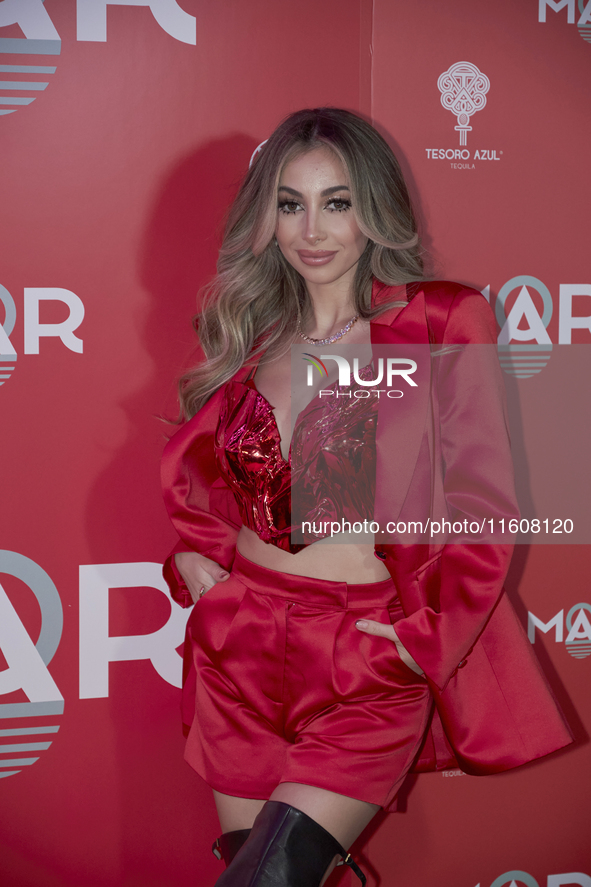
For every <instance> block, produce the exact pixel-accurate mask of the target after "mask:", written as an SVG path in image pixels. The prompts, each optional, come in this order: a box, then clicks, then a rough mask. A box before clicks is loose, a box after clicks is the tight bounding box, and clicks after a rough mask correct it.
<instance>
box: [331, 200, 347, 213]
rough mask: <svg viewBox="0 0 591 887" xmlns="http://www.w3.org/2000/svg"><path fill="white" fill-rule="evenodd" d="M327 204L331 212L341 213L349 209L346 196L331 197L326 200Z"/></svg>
mask: <svg viewBox="0 0 591 887" xmlns="http://www.w3.org/2000/svg"><path fill="white" fill-rule="evenodd" d="M327 206H328V208H329V209H330V210H331V212H337V213H342V212H346V211H347V210H348V209H351V201H350V200H347V198H346V197H333V198H332V199H331V200H329V201H328V204H327Z"/></svg>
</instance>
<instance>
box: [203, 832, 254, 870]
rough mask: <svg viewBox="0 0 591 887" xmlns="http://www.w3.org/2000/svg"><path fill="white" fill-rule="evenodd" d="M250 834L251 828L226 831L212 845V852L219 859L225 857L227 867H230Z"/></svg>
mask: <svg viewBox="0 0 591 887" xmlns="http://www.w3.org/2000/svg"><path fill="white" fill-rule="evenodd" d="M249 835H250V829H249V828H239V829H236V831H234V832H224V834H223V835H220V836H219V838H216V839H215V841H214V842H213V844H212V845H211V852H212V853H213V855H214V856H217V858H218V859H220V860H221V859H223V860H224V862H225V863H226V868H228V866H229V865H230V863H231V862H232V860H233V859H234V857H235V856H236V854H237V853H238V851H239V850H240V848H241V847H242V845H243V844H244V842H245V841H246V839H247V838H248V836H249Z"/></svg>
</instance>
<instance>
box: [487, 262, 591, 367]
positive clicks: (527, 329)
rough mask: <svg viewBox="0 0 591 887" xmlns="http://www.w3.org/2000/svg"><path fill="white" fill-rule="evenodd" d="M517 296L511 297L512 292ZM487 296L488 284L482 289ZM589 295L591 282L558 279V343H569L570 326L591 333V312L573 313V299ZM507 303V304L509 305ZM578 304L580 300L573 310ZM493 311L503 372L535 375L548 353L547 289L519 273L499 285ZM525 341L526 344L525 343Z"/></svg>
mask: <svg viewBox="0 0 591 887" xmlns="http://www.w3.org/2000/svg"><path fill="white" fill-rule="evenodd" d="M515 291H517V297H516V298H515V299H514V300H513V295H512V294H513V293H515ZM482 294H483V295H484V296H485V298H487V299H490V285H489V286H487V287H485V288H484V289H483V290H482ZM582 296H587V297H589V296H591V284H588V283H561V284H560V287H559V295H558V344H559V345H570V344H572V334H573V330H579V329H582V330H588V331H589V332H590V333H591V315H589V314H587V315H583V314H582V313H577V314H574V313H573V310H574V307H575V299H576V300H579V299H580V297H582ZM509 306H510V307H509ZM579 308H580V301H579V302H578V304H577V310H578V309H579ZM495 313H496V317H497V322H498V324H499V326H500V328H501V331H500V333H499V336H498V343H499V357H500V361H501V366H502V367H503V369H504V370H505V372H507V373H509V374H510V375H513V376H516V377H517V378H519V379H527V378H529V377H530V376H535V375H536V374H537V373H539V372H540V371H541V370H543V369H544V367H545V366H546V364H547V363H548V361H549V360H550V357H551V355H552V344H553V343H552V340H551V339H550V336H549V334H548V325H549V323H550V321H551V320H552V316H553V313H554V302H553V300H552V295H551V294H550V290H549V289H548V287H547V286H546V284H545V283H543V282H542V281H541V280H539V279H538V278H537V277H532V276H531V275H529V274H520V275H518V276H517V277H512V278H511V279H510V280H508V281H507V282H506V283H504V284H503V285H502V287H501V288H500V290H499V292H498V295H497V299H496V304H495ZM526 343H527V344H526Z"/></svg>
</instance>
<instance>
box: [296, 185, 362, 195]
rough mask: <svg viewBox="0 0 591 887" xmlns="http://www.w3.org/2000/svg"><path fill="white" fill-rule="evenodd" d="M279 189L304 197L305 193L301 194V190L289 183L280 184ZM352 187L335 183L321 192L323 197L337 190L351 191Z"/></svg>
mask: <svg viewBox="0 0 591 887" xmlns="http://www.w3.org/2000/svg"><path fill="white" fill-rule="evenodd" d="M278 190H279V191H287V192H288V194H293V196H294V197H303V196H304V195H303V194H300V192H299V191H296V189H295V188H288V187H287V185H279V189H278ZM349 190H350V189H349V188H348V187H347V185H334V186H333V187H332V188H325V189H324V191H321V192H320V196H321V197H329V196H330V195H331V194H336V192H337V191H349Z"/></svg>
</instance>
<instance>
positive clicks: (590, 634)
mask: <svg viewBox="0 0 591 887" xmlns="http://www.w3.org/2000/svg"><path fill="white" fill-rule="evenodd" d="M589 613H591V604H587V603H584V602H583V603H580V604H575V605H574V606H573V607H571V608H570V610H569V611H568V613H567V614H566V619H565V618H564V610H560V611H559V612H558V613H556V614H555V615H554V616H553V617H552V618H551V619H549V620H548V621H547V622H543V621H542V620H541V619H538V617H537V616H535V615H534V614H533V613H531V612H528V614H527V636H528V638H529V640H530V643H532V644H535V641H536V628H537V629H538V631H541V632H543V634H548V632H549V631H550V630H551V629H554V642H555V643H556V644H561V643H562V642H563V641H564V645H565V647H566V649H567V651H568V652H569V653H570V655H571V656H572V657H573V659H586V658H587V656H589V655H591V621H589V616H588V615H587V614H589ZM565 624H566V628H567V631H568V634H567V636H566V638H565V637H564V626H565ZM590 887H591V885H590Z"/></svg>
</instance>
